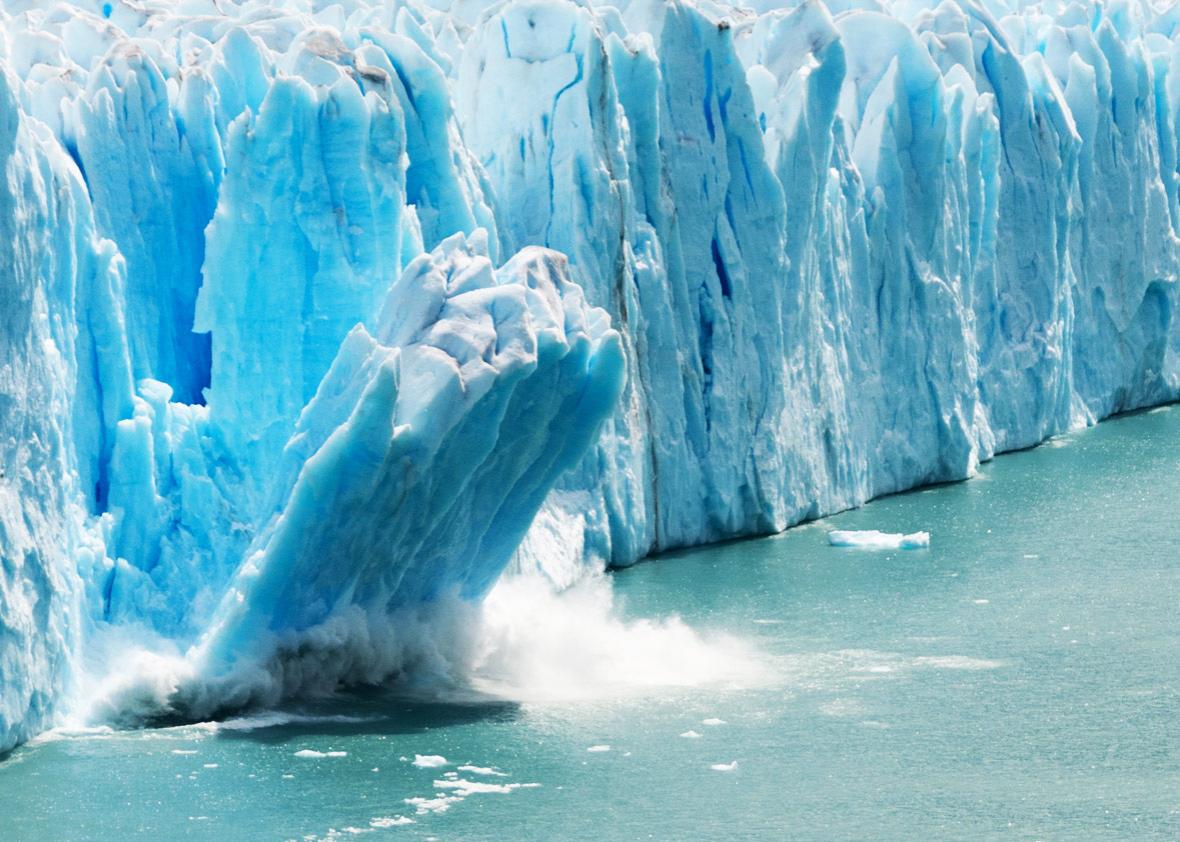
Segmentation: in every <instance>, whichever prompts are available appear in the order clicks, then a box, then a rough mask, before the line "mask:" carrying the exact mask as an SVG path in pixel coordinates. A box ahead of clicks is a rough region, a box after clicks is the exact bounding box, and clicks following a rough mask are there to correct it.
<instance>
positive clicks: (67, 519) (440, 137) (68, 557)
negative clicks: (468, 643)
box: [0, 0, 1180, 751]
mask: <svg viewBox="0 0 1180 842" xmlns="http://www.w3.org/2000/svg"><path fill="white" fill-rule="evenodd" d="M1178 137H1180V6H1177V5H1175V4H1162V5H1159V6H1157V5H1155V4H1153V3H1151V2H1149V0H1107V2H1099V0H1040V2H1024V0H942V2H933V0H830V2H826V3H825V2H821V0H802V2H797V0H752V3H751V4H750V5H739V4H728V3H720V2H712V0H619V2H617V3H614V4H610V5H608V4H594V3H589V2H572V1H571V0H505V2H496V3H491V2H484V0H397V2H378V1H377V0H337V2H326V1H325V2H319V0H287V1H286V2H281V3H280V2H260V1H259V0H244V1H243V2H234V0H180V2H171V0H105V2H100V0H71V2H62V1H60V0H58V1H56V2H48V1H47V0H44V1H43V0H9V2H7V3H5V4H4V5H3V8H0V165H2V166H3V171H4V176H5V177H4V179H3V182H2V184H0V226H3V229H2V231H0V238H2V240H3V242H4V243H5V248H4V249H3V251H2V252H0V349H2V353H0V751H4V750H6V749H8V748H10V747H12V746H13V745H15V744H17V743H19V742H21V741H22V740H25V739H27V738H28V737H30V736H31V735H33V734H35V733H37V732H38V731H39V730H42V729H44V728H46V727H50V726H52V725H53V724H54V723H55V722H57V721H60V719H61V718H62V717H63V716H66V715H67V714H69V713H70V712H71V711H73V710H76V709H77V708H78V707H79V705H82V704H83V703H84V702H85V701H87V700H88V699H89V698H91V697H92V696H93V695H94V688H95V687H96V686H97V685H101V684H102V683H103V682H104V681H105V680H106V679H107V678H109V675H108V674H109V673H114V672H120V671H121V673H122V674H121V676H120V681H123V683H122V684H120V686H119V688H118V690H117V692H114V693H112V694H110V695H109V697H108V703H107V707H106V708H105V709H104V712H103V714H102V715H103V716H104V717H106V718H108V719H112V720H119V719H120V717H121V716H128V717H131V718H132V719H133V718H134V717H135V716H140V715H141V713H142V712H143V710H146V711H147V714H146V715H155V716H165V717H167V716H175V717H181V718H202V717H209V716H216V715H219V714H221V713H223V712H225V711H229V710H233V709H236V708H239V707H243V706H249V705H268V704H275V703H278V702H279V701H281V700H283V699H286V698H291V697H294V696H300V695H304V694H308V693H315V692H319V691H322V690H323V689H324V688H331V687H335V686H337V685H339V684H342V683H343V684H364V683H375V682H380V681H382V680H385V679H386V678H388V677H389V676H391V675H394V674H397V673H398V672H399V670H403V669H404V668H405V667H406V658H407V657H408V656H407V654H406V652H405V651H404V650H405V645H404V641H403V640H402V638H403V637H404V636H405V634H404V633H403V632H404V629H405V628H407V627H408V626H409V625H412V624H414V623H416V622H419V620H420V616H419V614H420V612H421V611H422V610H427V611H428V610H429V606H432V605H441V604H443V603H446V602H447V601H448V600H458V601H459V602H462V603H467V604H471V603H477V602H478V601H479V600H480V599H482V598H483V596H484V595H485V594H487V592H488V590H489V589H490V588H491V587H492V586H493V585H494V584H495V582H496V581H497V580H498V579H499V578H500V577H501V575H502V574H503V573H504V571H506V570H507V571H510V572H511V573H513V574H517V575H539V576H541V577H544V578H545V579H547V580H548V581H549V582H551V583H552V585H553V586H555V587H567V586H570V585H572V584H574V583H575V582H577V581H579V580H580V579H581V578H583V577H584V576H585V575H586V574H587V571H595V570H601V569H602V568H603V567H605V566H624V565H628V564H631V563H633V562H635V561H637V560H638V559H640V558H643V557H644V556H646V555H648V554H650V553H653V552H658V551H661V550H667V549H672V548H676V547H681V546H689V545H694V544H700V543H704V542H709V541H716V540H721V539H726V538H732V537H738V536H743V535H753V534H762V533H768V532H774V531H778V530H782V529H784V528H786V527H788V526H790V525H792V524H795V523H798V522H801V521H803V520H807V519H810V518H815V517H818V516H820V515H823V514H827V513H832V512H835V511H839V510H841V509H845V508H848V507H851V506H855V505H858V504H860V503H863V502H864V501H866V500H868V499H871V498H872V497H875V496H878V495H882V494H887V493H890V492H894V491H899V490H903V489H907V488H911V487H914V486H917V485H921V484H925V483H930V482H938V481H946V480H955V479H962V478H966V477H969V476H971V475H972V473H973V472H974V471H975V470H976V468H977V466H978V465H979V464H980V462H982V461H985V460H987V459H990V458H991V457H992V456H994V455H995V454H997V453H1000V452H1003V451H1006V450H1013V449H1018V448H1024V447H1029V446H1032V445H1034V444H1036V443H1038V442H1040V441H1042V440H1044V439H1045V438H1047V437H1049V436H1052V435H1055V434H1057V433H1060V432H1063V431H1065V430H1068V429H1071V428H1074V427H1078V426H1083V425H1086V424H1092V423H1095V422H1096V421H1098V420H1100V419H1102V418H1104V417H1107V416H1109V415H1112V414H1114V413H1118V412H1122V411H1126V410H1130V409H1134V408H1138V407H1144V406H1149V405H1153V404H1158V403H1163V402H1167V401H1173V400H1176V399H1178V398H1180V364H1178V361H1177V350H1178V346H1180V330H1178V329H1177V328H1176V327H1175V326H1174V324H1173V310H1174V307H1175V305H1176V303H1177V283H1176V275H1177V267H1178V265H1180V264H1178V258H1180V239H1178V231H1180V141H1178ZM132 651H139V652H140V655H137V656H134V657H133V656H132V655H131V654H130V653H131V652H132ZM153 659H155V662H163V661H166V662H167V664H168V667H167V669H164V670H162V671H161V670H157V671H155V672H154V673H152V675H151V676H147V675H146V673H147V672H151V670H149V669H148V668H147V667H144V668H143V670H142V672H144V673H145V675H139V674H138V673H137V670H138V669H139V668H138V667H134V666H128V664H138V665H143V664H145V663H148V662H149V661H152V660H153ZM153 682H154V683H153ZM148 685H151V686H148Z"/></svg>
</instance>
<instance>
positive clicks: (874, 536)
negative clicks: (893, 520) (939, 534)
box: [828, 529, 930, 550]
mask: <svg viewBox="0 0 1180 842" xmlns="http://www.w3.org/2000/svg"><path fill="white" fill-rule="evenodd" d="M828 543H829V544H831V545H832V546H833V547H856V548H858V549H862V550H917V549H922V548H924V547H929V546H930V533H929V532H910V533H907V534H903V533H901V532H879V531H877V530H876V529H862V530H850V529H836V530H833V531H832V532H829V533H828Z"/></svg>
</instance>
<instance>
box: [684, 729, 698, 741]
mask: <svg viewBox="0 0 1180 842" xmlns="http://www.w3.org/2000/svg"><path fill="white" fill-rule="evenodd" d="M680 736H682V737H688V738H689V739H690V740H696V739H700V736H701V735H700V734H698V733H697V732H696V731H693V730H692V729H691V728H690V729H689V730H687V731H685V732H684V733H683V734H681V735H680Z"/></svg>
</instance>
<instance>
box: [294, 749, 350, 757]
mask: <svg viewBox="0 0 1180 842" xmlns="http://www.w3.org/2000/svg"><path fill="white" fill-rule="evenodd" d="M295 756H296V757H310V758H316V757H348V752H347V751H316V750H315V749H313V748H302V749H300V750H299V751H297V752H295Z"/></svg>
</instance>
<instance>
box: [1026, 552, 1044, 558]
mask: <svg viewBox="0 0 1180 842" xmlns="http://www.w3.org/2000/svg"><path fill="white" fill-rule="evenodd" d="M1024 557H1025V558H1040V556H1039V555H1037V554H1036V553H1025V554H1024Z"/></svg>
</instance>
